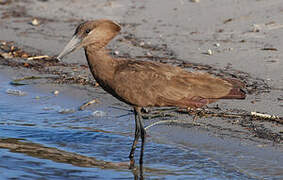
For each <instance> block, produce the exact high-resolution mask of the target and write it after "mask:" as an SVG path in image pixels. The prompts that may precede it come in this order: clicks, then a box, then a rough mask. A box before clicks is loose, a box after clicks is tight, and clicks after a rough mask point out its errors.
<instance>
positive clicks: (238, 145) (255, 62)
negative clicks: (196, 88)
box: [0, 0, 283, 177]
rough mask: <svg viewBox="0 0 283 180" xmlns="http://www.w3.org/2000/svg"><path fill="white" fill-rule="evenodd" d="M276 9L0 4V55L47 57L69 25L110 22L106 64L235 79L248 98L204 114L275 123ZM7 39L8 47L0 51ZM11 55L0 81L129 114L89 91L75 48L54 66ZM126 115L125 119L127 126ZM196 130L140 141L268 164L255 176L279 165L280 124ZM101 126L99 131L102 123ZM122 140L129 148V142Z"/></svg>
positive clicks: (281, 87) (249, 4)
mask: <svg viewBox="0 0 283 180" xmlns="http://www.w3.org/2000/svg"><path fill="white" fill-rule="evenodd" d="M280 2H281V1H280V0H273V1H268V2H267V1H257V0H251V1H245V2H244V1H243V2H238V1H233V0H226V1H212V0H211V1H200V2H199V3H193V2H190V1H183V0H180V1H164V0H162V1H161V0H159V1H152V2H151V1H148V2H146V1H130V0H125V1H114V0H112V1H95V2H94V1H90V0H85V1H84V3H81V1H78V0H77V1H76V0H74V1H72V3H70V2H69V1H52V0H47V1H36V0H30V1H20V2H17V1H12V2H11V3H8V4H4V5H0V11H1V12H2V13H1V21H0V22H1V23H0V27H1V34H0V40H1V41H2V42H1V51H0V52H1V53H7V52H11V51H12V50H11V48H12V46H14V47H16V48H20V49H21V50H22V52H26V53H27V54H28V55H29V56H38V55H48V56H49V57H53V56H56V55H57V54H58V53H59V51H60V50H62V48H63V47H64V45H65V44H66V43H67V42H68V41H69V39H70V38H71V36H72V34H73V31H74V28H75V26H76V25H77V24H79V23H80V22H82V21H83V20H88V19H97V18H109V19H113V20H116V21H118V22H119V23H121V24H122V29H123V30H122V33H121V34H120V35H119V36H118V37H117V38H115V40H114V41H112V43H111V44H110V45H109V48H110V49H112V51H113V52H115V53H113V55H114V56H119V57H128V58H136V59H141V60H152V61H161V62H165V63H171V64H173V65H176V66H181V67H184V68H186V69H188V70H193V71H194V70H201V71H206V72H209V73H213V74H215V75H219V76H223V77H234V78H239V79H241V80H242V81H244V82H245V83H246V84H247V92H248V96H247V99H246V100H244V101H237V100H227V101H225V100H224V101H219V102H217V103H214V104H212V105H209V107H208V109H209V110H213V112H214V111H216V112H217V113H223V112H224V113H230V114H231V113H233V114H235V113H236V114H249V113H250V112H253V111H257V112H261V113H266V114H270V115H277V116H280V117H282V116H283V111H282V107H283V104H282V103H283V100H282V99H283V96H282V91H283V75H282V69H283V65H282V60H281V58H282V55H283V54H282V53H283V51H282V49H281V47H282V42H283V39H282V28H283V24H282V22H281V21H282V20H281V19H282V16H283V5H282V3H280ZM160 4H162V8H160ZM78 9H79V10H78ZM33 19H37V20H38V21H39V25H32V24H31V22H32V20H33ZM10 41H13V42H11V44H9V43H6V42H10ZM4 43H5V44H4ZM209 50H210V51H209ZM14 51H16V50H14ZM210 52H211V53H210ZM13 56H14V57H12V58H9V59H7V58H1V59H0V73H1V75H5V76H7V77H10V78H11V79H17V78H22V77H27V76H40V77H43V78H41V79H40V80H33V79H32V80H26V81H25V82H27V84H32V86H33V88H38V89H39V90H40V91H41V92H43V93H50V91H51V89H58V90H59V92H60V94H59V96H64V97H67V99H70V101H71V102H76V103H72V108H73V107H79V106H80V105H81V104H82V103H84V102H86V101H88V100H91V99H93V98H96V99H98V100H99V101H100V103H99V104H98V105H97V104H95V105H92V106H90V107H87V110H89V111H96V110H97V109H108V111H111V113H117V114H116V115H117V116H118V115H119V114H121V112H123V111H119V110H113V109H111V108H110V110H109V107H110V106H112V105H113V104H115V105H117V106H121V107H123V108H124V109H129V107H128V106H126V105H124V104H123V103H120V102H118V101H117V100H116V99H114V98H112V97H111V96H109V95H107V94H105V93H103V91H102V90H101V89H100V88H99V87H95V88H94V86H95V85H96V83H95V81H94V80H93V78H92V77H91V74H90V73H89V71H88V67H87V64H86V61H85V57H84V52H83V51H82V50H80V51H78V52H76V53H74V54H73V55H70V56H68V57H67V58H65V59H64V61H63V62H56V61H55V60H54V59H52V58H47V59H43V60H27V59H26V58H23V57H22V56H20V55H17V54H14V55H13ZM16 56H19V57H16ZM66 102H68V101H66ZM129 113H130V112H129ZM129 117H131V115H129V116H127V117H126V118H128V119H129ZM162 119H164V118H162V117H160V118H155V119H153V120H149V121H147V124H151V123H153V122H156V121H159V120H162ZM167 119H168V117H167ZM169 119H179V120H186V121H188V122H192V116H188V115H185V114H178V113H174V114H173V117H169ZM131 120H132V119H131ZM132 121H133V120H132ZM111 122H112V121H111ZM281 122H282V121H281ZM109 123H110V122H109ZM132 123H133V122H131V124H132ZM197 123H199V124H200V126H192V125H188V124H180V123H179V124H172V125H171V126H169V127H168V126H164V125H162V126H154V127H153V128H151V129H150V130H149V134H150V136H151V137H150V138H149V139H150V140H149V141H153V142H158V143H161V144H170V145H173V146H176V147H179V148H182V149H184V150H186V149H189V148H197V149H202V150H203V151H204V152H206V153H208V154H210V156H209V157H211V158H216V159H217V160H219V159H220V157H221V153H224V154H225V153H228V152H232V153H231V154H229V153H228V155H227V156H224V158H223V159H222V161H221V162H222V163H224V164H225V163H227V164H233V162H231V160H229V159H230V158H231V159H233V158H235V159H234V161H236V162H237V163H236V165H235V166H237V167H239V169H241V166H243V167H245V168H247V167H250V168H251V167H252V166H254V165H259V164H261V165H262V162H265V163H266V162H267V159H269V160H268V162H269V163H266V164H267V165H266V166H264V167H262V169H261V170H250V171H249V173H250V172H252V173H254V172H257V173H255V174H256V175H257V176H258V175H259V174H260V173H258V172H260V171H262V172H263V169H272V168H275V167H277V168H279V167H280V166H281V167H282V165H280V161H276V159H278V158H279V157H280V153H282V150H283V149H282V139H283V138H282V133H283V126H282V123H278V122H275V121H270V120H267V119H266V120H264V119H255V118H250V117H244V118H223V117H207V118H205V117H202V118H198V119H197ZM105 126H106V127H107V123H106V125H105ZM128 128H129V129H128V132H132V131H133V127H132V125H130V126H128ZM106 129H107V128H106ZM128 136H130V135H128ZM188 137H189V138H188ZM130 142H131V140H129V142H128V143H130ZM125 149H127V148H125ZM235 149H237V150H235ZM236 151H237V152H238V153H239V154H240V155H239V158H236V157H235V156H234V155H235V153H236ZM209 152H213V153H209ZM215 152H218V153H219V154H218V155H217V153H215ZM255 152H256V153H255ZM211 154H213V155H211ZM247 154H249V155H247ZM241 155H242V156H243V157H250V155H253V156H254V157H255V159H256V160H255V161H251V159H250V158H247V161H244V160H243V159H244V158H242V159H241V157H240V156H241ZM272 155H274V157H276V158H274V157H272ZM229 157H230V158H229ZM257 157H258V158H257ZM262 157H263V160H262ZM279 159H280V158H279ZM158 161H160V160H158ZM168 162H172V160H171V161H170V160H168ZM281 162H283V161H281ZM167 164H170V163H167ZM155 166H158V165H157V164H156V165H155ZM160 166H162V164H161V165H160ZM157 168H158V167H157ZM251 169H252V168H251ZM275 169H276V168H275ZM279 172H280V168H279V170H277V171H276V170H275V173H272V172H271V171H267V172H266V173H267V174H269V176H268V177H270V176H272V175H274V176H275V174H277V176H275V177H280V176H281V177H282V174H281V175H280V173H279ZM278 174H279V175H278ZM261 175H263V174H261Z"/></svg>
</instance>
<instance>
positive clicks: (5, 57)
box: [0, 53, 13, 59]
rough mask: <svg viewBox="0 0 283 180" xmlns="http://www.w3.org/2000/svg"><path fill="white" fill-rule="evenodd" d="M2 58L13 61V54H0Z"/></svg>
mask: <svg viewBox="0 0 283 180" xmlns="http://www.w3.org/2000/svg"><path fill="white" fill-rule="evenodd" d="M0 56H1V57H2V58H4V59H11V58H13V55H12V54H11V53H0Z"/></svg>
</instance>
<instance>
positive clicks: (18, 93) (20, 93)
mask: <svg viewBox="0 0 283 180" xmlns="http://www.w3.org/2000/svg"><path fill="white" fill-rule="evenodd" d="M6 93H7V94H11V95H15V96H25V95H27V93H26V92H24V91H21V90H18V89H7V90H6Z"/></svg>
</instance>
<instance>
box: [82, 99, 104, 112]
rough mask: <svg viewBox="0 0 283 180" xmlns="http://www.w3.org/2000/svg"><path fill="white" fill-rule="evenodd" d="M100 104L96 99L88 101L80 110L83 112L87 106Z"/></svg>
mask: <svg viewBox="0 0 283 180" xmlns="http://www.w3.org/2000/svg"><path fill="white" fill-rule="evenodd" d="M98 102H99V101H98V100H96V99H93V100H91V101H88V102H86V103H84V104H83V105H81V106H80V107H79V110H80V111H82V110H84V109H85V108H86V107H87V106H89V105H91V104H94V103H98Z"/></svg>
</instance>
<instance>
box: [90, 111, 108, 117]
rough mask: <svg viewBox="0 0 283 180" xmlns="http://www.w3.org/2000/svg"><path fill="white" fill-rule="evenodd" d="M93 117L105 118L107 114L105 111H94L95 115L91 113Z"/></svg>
mask: <svg viewBox="0 0 283 180" xmlns="http://www.w3.org/2000/svg"><path fill="white" fill-rule="evenodd" d="M91 115H93V116H95V117H103V116H105V115H106V112H104V111H98V110H97V111H93V113H91Z"/></svg>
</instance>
